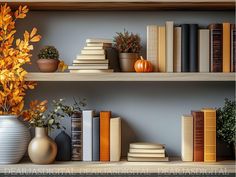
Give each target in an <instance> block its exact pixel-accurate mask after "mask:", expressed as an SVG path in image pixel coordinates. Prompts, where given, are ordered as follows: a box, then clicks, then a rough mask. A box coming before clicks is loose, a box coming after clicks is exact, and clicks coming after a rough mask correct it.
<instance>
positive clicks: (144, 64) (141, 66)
mask: <svg viewBox="0 0 236 177" xmlns="http://www.w3.org/2000/svg"><path fill="white" fill-rule="evenodd" d="M134 69H135V71H136V72H138V73H144V72H152V64H151V63H150V62H149V61H147V60H144V59H143V57H142V56H141V57H140V59H139V60H137V61H136V62H135V64H134Z"/></svg>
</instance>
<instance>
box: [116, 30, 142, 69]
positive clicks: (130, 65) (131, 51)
mask: <svg viewBox="0 0 236 177" xmlns="http://www.w3.org/2000/svg"><path fill="white" fill-rule="evenodd" d="M116 34H117V36H115V37H114V42H115V48H116V49H117V50H118V51H119V61H120V67H121V71H123V72H134V71H135V69H134V64H135V62H136V60H137V59H138V58H139V52H140V50H141V44H140V41H141V39H140V37H139V35H138V34H133V33H129V32H128V31H126V30H124V32H123V33H121V32H120V33H116Z"/></svg>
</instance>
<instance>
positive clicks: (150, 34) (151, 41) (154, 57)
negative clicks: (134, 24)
mask: <svg viewBox="0 0 236 177" xmlns="http://www.w3.org/2000/svg"><path fill="white" fill-rule="evenodd" d="M157 45H158V26H157V25H148V26H147V60H148V61H150V62H151V64H152V67H153V71H154V72H157V71H158V53H157V51H158V46H157Z"/></svg>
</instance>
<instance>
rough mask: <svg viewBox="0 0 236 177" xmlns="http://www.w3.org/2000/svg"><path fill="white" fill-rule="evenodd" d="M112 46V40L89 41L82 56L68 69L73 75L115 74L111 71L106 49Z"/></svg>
mask: <svg viewBox="0 0 236 177" xmlns="http://www.w3.org/2000/svg"><path fill="white" fill-rule="evenodd" d="M111 46H112V40H109V39H87V40H86V46H85V47H84V48H83V50H81V54H80V55H78V56H77V58H76V59H75V60H74V61H73V65H72V66H69V68H68V69H69V70H70V72H71V73H103V72H113V70H112V69H109V60H108V59H107V57H106V56H107V55H106V48H108V47H111Z"/></svg>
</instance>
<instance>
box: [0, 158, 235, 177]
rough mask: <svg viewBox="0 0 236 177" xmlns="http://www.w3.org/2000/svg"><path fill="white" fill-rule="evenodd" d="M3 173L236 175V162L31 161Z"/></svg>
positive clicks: (3, 169) (1, 170)
mask: <svg viewBox="0 0 236 177" xmlns="http://www.w3.org/2000/svg"><path fill="white" fill-rule="evenodd" d="M0 173H4V174H17V173H19V174H20V173H21V174H22V173H23V174H28V173H30V174H38V173H42V174H43V173H47V174H48V173H50V174H54V173H57V174H58V173H63V174H65V173H69V174H74V173H82V174H86V173H100V174H111V173H112V174H118V173H119V174H120V173H121V174H150V173H159V174H163V173H174V174H208V173H213V174H229V173H235V161H233V160H226V161H219V162H216V163H204V162H182V161H181V160H177V159H175V160H171V161H170V162H127V161H125V160H123V161H120V162H80V161H68V162H55V163H54V164H49V165H36V164H32V163H31V162H29V161H23V162H21V163H19V164H11V165H0Z"/></svg>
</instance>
